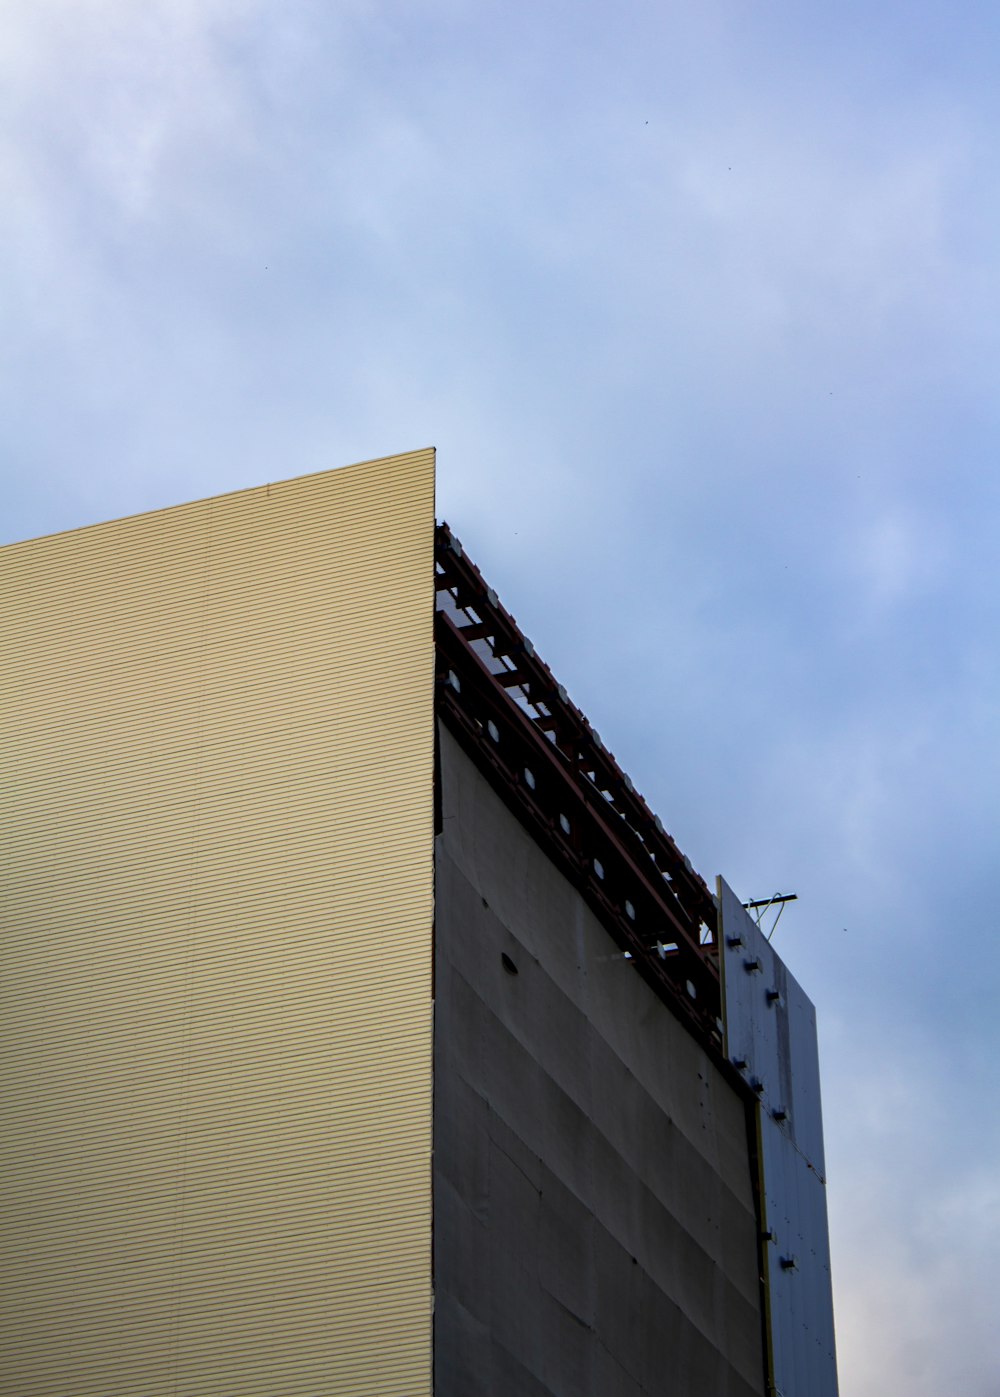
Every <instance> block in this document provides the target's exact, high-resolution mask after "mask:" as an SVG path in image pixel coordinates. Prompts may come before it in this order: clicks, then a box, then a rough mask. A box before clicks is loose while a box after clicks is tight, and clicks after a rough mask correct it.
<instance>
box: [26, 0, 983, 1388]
mask: <svg viewBox="0 0 1000 1397" xmlns="http://www.w3.org/2000/svg"><path fill="white" fill-rule="evenodd" d="M0 12H2V23H0V476H2V484H3V495H2V498H3V506H4V507H3V510H2V521H0V529H2V541H5V542H6V541H10V540H12V539H17V538H23V537H27V536H30V535H34V534H38V533H45V532H50V531H52V530H56V529H62V528H68V527H73V526H75V525H78V524H84V523H90V522H93V521H96V520H99V519H105V518H110V517H115V516H118V515H122V514H127V513H131V512H134V511H138V510H144V509H149V508H153V507H156V506H160V505H167V504H173V503H177V502H180V501H183V500H187V499H193V498H198V497H200V496H204V495H208V494H213V493H216V492H219V491H223V490H229V489H235V488H239V487H242V486H248V485H255V484H259V483H261V482H263V481H266V480H274V479H280V478H282V477H284V476H289V475H296V474H300V473H302V472H305V471H310V470H317V469H322V468H325V467H328V466H333V465H341V464H346V463H348V462H351V461H356V460H361V459H366V458H370V457H373V456H379V455H385V454H389V453H392V452H396V451H402V450H407V449H412V448H416V447H420V446H425V445H435V446H436V447H437V448H438V453H439V454H438V462H439V490H438V513H439V516H440V517H444V518H447V519H448V521H449V522H450V523H451V524H452V526H453V527H454V528H455V530H456V532H457V533H458V534H459V536H460V537H461V538H462V540H463V542H464V543H465V546H466V548H467V550H468V551H469V553H470V554H471V556H472V557H473V558H474V559H475V560H476V561H477V562H478V563H479V565H480V567H481V568H482V569H483V571H484V573H485V574H486V576H487V577H488V578H489V579H490V580H491V581H492V582H493V584H494V585H495V586H496V587H497V589H498V590H499V592H500V594H501V596H502V597H503V599H504V600H505V602H506V603H507V605H508V606H509V608H510V609H511V610H512V611H513V612H514V613H515V614H516V616H517V617H518V619H519V621H520V622H521V624H522V626H523V628H524V629H525V630H526V631H527V632H528V634H529V635H530V636H531V637H532V639H533V640H534V641H535V643H536V645H537V647H538V649H539V651H540V653H541V654H542V655H543V656H544V657H545V658H546V659H547V660H548V662H549V663H550V664H551V665H552V667H553V669H554V670H555V671H556V673H557V674H558V675H559V677H560V678H561V679H562V680H563V681H564V682H565V684H566V686H567V687H568V688H569V690H570V693H571V694H572V695H573V697H574V698H575V700H576V701H577V702H578V703H579V705H580V706H581V707H582V708H583V709H584V710H585V711H586V712H587V713H588V715H589V716H590V718H591V720H592V721H593V722H594V724H595V725H596V726H597V727H598V728H599V729H600V731H601V734H602V736H603V737H604V739H605V740H606V742H607V743H608V745H609V746H610V747H612V748H613V750H614V751H615V753H616V755H617V756H618V758H619V760H620V761H621V763H622V764H623V765H624V766H625V768H626V769H627V770H628V771H630V772H631V774H632V775H633V777H634V779H635V781H636V784H637V785H638V786H639V788H640V789H641V790H642V791H643V792H644V794H645V795H646V797H647V799H648V800H649V802H650V803H651V804H652V806H653V808H654V809H656V810H657V811H659V813H660V814H661V816H662V818H663V820H664V822H665V824H666V825H667V827H668V828H669V829H670V830H671V832H672V833H673V834H674V836H675V838H676V839H677V840H678V842H679V843H680V845H681V847H682V848H683V849H684V850H685V851H686V852H687V853H688V854H689V855H690V857H691V858H692V860H693V861H694V863H695V864H696V866H697V867H698V868H699V870H700V871H701V872H702V873H703V874H704V876H705V877H706V878H707V879H709V880H712V879H714V875H715V874H716V872H722V873H723V874H725V876H726V877H727V878H728V880H729V881H730V883H732V884H733V886H734V887H735V888H736V889H737V891H738V892H740V893H741V894H742V895H743V896H744V897H759V896H766V895H768V894H770V893H772V892H775V891H779V890H780V891H794V892H797V893H798V895H799V899H800V900H799V902H798V903H796V904H795V905H794V906H793V907H792V908H791V909H790V910H788V911H787V912H786V913H785V915H784V917H783V919H782V922H781V925H780V927H779V929H778V932H777V940H776V945H777V947H778V949H779V950H780V951H781V953H782V954H783V955H784V957H785V958H786V960H787V961H788V962H789V964H790V966H791V968H792V969H793V971H794V973H795V974H796V975H797V977H798V978H799V979H800V981H801V982H802V983H803V984H804V986H805V987H806V988H807V990H808V991H809V992H810V993H811V994H812V996H813V998H814V999H815V1001H816V1003H817V1007H818V1012H819V1016H820V1030H821V1049H822V1053H823V1066H824V1089H825V1112H826V1128H827V1161H828V1168H829V1176H830V1205H831V1217H832V1244H833V1262H834V1269H835V1274H834V1281H835V1293H836V1305H837V1316H838V1339H839V1348H840V1366H841V1388H842V1391H843V1393H844V1395H845V1397H940V1394H941V1393H943V1392H956V1393H958V1392H960V1393H962V1394H963V1397H997V1394H998V1393H1000V1358H998V1356H997V1346H996V1337H995V1303H996V1302H995V1286H994V1281H995V1276H996V1273H997V1270H998V1268H1000V1171H998V1166H1000V1124H998V1115H997V1111H996V1101H997V1090H998V1085H1000V1084H998V1068H997V1063H998V1060H1000V1025H998V1022H997V1017H996V1006H997V1003H998V997H1000V947H998V939H1000V927H998V918H997V911H996V897H995V894H994V879H995V876H996V860H995V857H994V851H995V848H996V845H997V832H998V825H1000V819H998V798H997V791H998V788H1000V772H998V762H997V751H998V739H1000V731H998V729H1000V720H998V711H997V696H998V691H1000V683H998V681H1000V673H998V670H1000V665H998V660H997V653H998V642H997V637H998V634H1000V617H998V614H997V613H998V595H1000V588H998V584H997V577H996V574H997V570H998V559H997V538H998V530H1000V469H998V453H997V446H998V441H1000V396H998V393H997V383H998V378H1000V372H998V371H1000V179H998V174H1000V170H998V165H1000V158H998V149H1000V143H998V141H997V131H998V129H1000V110H998V108H1000V10H998V9H997V8H996V7H995V6H988V5H986V4H985V3H980V0H957V3H956V4H953V5H951V6H945V5H942V4H940V3H936V4H933V5H932V4H929V3H924V2H923V0H910V3H908V4H902V3H900V0H885V3H883V4H878V5H876V4H872V3H871V0H865V3H861V0H838V3H835V4H832V5H822V6H819V5H806V4H804V3H799V4H792V3H790V0H768V3H767V4H762V3H751V2H750V0H698V3H693V0H687V3H671V0H656V3H653V2H652V0H620V3H619V4H618V5H617V6H615V7H612V6H610V5H607V4H603V5H595V4H592V3H589V0H572V3H570V0H535V3H533V4H530V5H529V4H525V3H523V0H505V3H504V4H502V5H501V4H499V3H497V0H476V3H472V0H405V3H404V0H338V3H329V0H283V3H282V4H281V5H280V6H276V5H265V4H264V3H263V2H262V0H143V3H142V4H141V5H136V4H133V3H124V0H2V3H0Z"/></svg>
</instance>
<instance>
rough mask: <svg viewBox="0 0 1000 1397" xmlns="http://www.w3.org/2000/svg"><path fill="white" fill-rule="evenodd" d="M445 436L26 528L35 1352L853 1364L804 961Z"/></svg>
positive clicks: (235, 1386)
mask: <svg viewBox="0 0 1000 1397" xmlns="http://www.w3.org/2000/svg"><path fill="white" fill-rule="evenodd" d="M433 471H434V460H433V453H432V452H430V451H423V452H416V453H411V454H409V455H405V456H398V457H392V458H388V459H386V460H382V461H376V462H369V463H365V464H363V465H360V466H355V467H349V468H347V469H344V470H340V471H332V472H326V473H323V474H321V475H317V476H310V477H304V478H301V479H299V480H292V481H287V482H283V483H281V484H278V485H271V486H267V487H262V488H260V489H257V490H248V491H241V492H239V493H237V494H233V495H228V496H222V497H219V498H216V499H212V500H206V501H202V502H199V503H197V504H193V505H184V506H180V507H178V508H175V509H168V510H164V511H158V512H156V513H153V514H148V515H142V516H137V517H135V518H131V519H124V520H119V521H116V522H114V523H110V524H106V525H98V526H95V527H92V528H87V529H81V530H78V531H74V532H71V533H68V534H61V535H55V536H52V537H50V538H44V539H38V540H32V541H30V542H27V543H24V544H19V545H14V546H12V547H9V548H6V549H3V550H0V623H2V634H3V647H4V654H5V663H4V670H3V678H2V680H0V683H2V686H3V688H2V692H3V695H4V697H3V703H4V710H3V712H4V729H3V734H4V735H3V739H2V755H3V764H4V789H5V790H6V791H7V792H8V798H7V799H6V801H5V809H4V814H3V848H4V864H3V869H4V871H3V875H2V876H3V880H4V881H3V918H4V921H3V955H4V961H5V966H4V980H3V984H4V989H3V993H4V995H5V998H6V1003H5V1005H4V1012H3V1015H2V1023H0V1035H2V1044H3V1062H4V1093H3V1096H4V1106H3V1110H4V1122H3V1138H2V1142H0V1148H2V1150H3V1154H4V1191H3V1203H2V1207H3V1212H4V1219H5V1220H4V1234H5V1235H4V1244H3V1252H2V1254H3V1261H2V1263H0V1264H2V1275H3V1291H4V1295H3V1313H2V1321H0V1322H2V1326H3V1327H2V1331H0V1332H2V1336H3V1337H2V1349H3V1353H2V1358H0V1393H3V1394H9V1397H42V1394H45V1395H46V1397H67V1395H68V1394H73V1397H77V1394H79V1395H80V1397H84V1394H87V1397H91V1395H93V1397H126V1394H127V1397H155V1395H156V1394H168V1393H169V1394H176V1395H177V1397H195V1395H196V1394H198V1395H199V1397H200V1394H214V1395H215V1397H237V1394H261V1397H285V1395H286V1394H288V1395H289V1397H290V1394H308V1395H309V1397H320V1395H321V1394H331V1395H335V1397H430V1394H434V1395H435V1397H487V1394H488V1395H489V1397H638V1395H639V1394H671V1395H673V1394H679V1395H681V1397H705V1394H712V1395H713V1397H714V1395H715V1394H718V1395H719V1397H744V1394H746V1397H749V1395H750V1394H764V1393H769V1392H770V1393H777V1392H781V1393H784V1397H834V1395H835V1394H836V1366H835V1358H834V1353H833V1328H832V1308H831V1304H830V1287H829V1257H828V1252H827V1242H826V1214H825V1198H824V1191H825V1180H824V1175H823V1156H822V1130H821V1118H820V1111H819V1095H818V1071H817V1067H816V1053H815V1025H814V1020H813V1018H812V1010H811V1006H810V1005H809V1003H808V1000H807V999H806V998H805V996H804V995H803V994H802V992H801V990H799V988H798V986H797V985H796V984H795V982H794V980H793V979H792V977H791V976H790V975H789V974H788V972H787V970H786V969H785V967H784V966H783V965H782V964H781V962H780V960H779V959H778V958H777V956H776V955H775V954H774V952H773V950H772V948H771V947H770V945H769V943H768V942H767V941H766V940H765V939H764V938H763V936H762V935H761V933H760V931H759V929H758V928H757V927H756V925H755V924H754V922H753V921H752V919H751V918H750V917H749V916H748V915H747V913H746V911H745V910H744V909H743V907H742V906H741V905H740V903H739V900H738V899H737V898H736V897H735V896H734V895H733V894H732V893H731V892H730V890H729V889H728V888H727V887H726V885H725V884H724V883H722V882H721V881H720V882H719V883H718V885H717V887H716V891H715V893H714V894H713V893H712V892H710V891H709V889H708V888H707V887H706V885H705V884H704V883H703V882H702V880H701V879H700V878H699V877H698V875H697V874H696V873H695V872H694V871H693V869H692V868H691V866H690V864H689V862H688V861H687V860H686V859H685V858H684V857H683V855H682V854H681V853H680V851H679V850H678V849H677V847H676V845H675V844H674V843H673V841H672V840H671V839H670V837H669V835H667V833H666V832H665V830H664V828H663V826H662V824H661V822H660V821H659V820H658V819H657V818H656V817H655V816H654V815H653V814H652V812H651V811H649V810H648V808H647V807H646V805H645V803H644V802H643V801H642V799H641V797H640V796H639V795H638V793H637V792H636V790H635V788H634V786H633V784H632V782H631V781H630V780H629V778H628V777H627V776H626V775H625V774H624V773H623V772H621V771H620V769H619V768H618V766H617V764H616V763H615V761H614V759H613V757H612V756H611V754H610V753H609V752H608V750H607V749H606V748H605V746H604V745H603V744H602V743H601V741H600V739H599V737H598V736H597V734H596V733H594V732H593V730H592V729H591V728H590V726H589V724H588V723H587V720H586V718H585V717H584V716H583V714H582V713H581V712H580V711H579V709H577V708H576V707H575V706H574V705H573V704H572V703H571V701H570V700H569V698H568V696H567V695H566V694H565V691H564V690H563V689H562V688H561V687H560V686H559V684H558V682H557V680H556V679H555V678H554V677H553V676H552V675H551V674H550V673H549V671H548V669H547V668H546V667H545V665H544V664H543V663H542V661H541V660H540V659H539V657H538V656H537V655H536V654H535V652H534V649H533V647H532V646H531V644H530V642H529V641H528V640H527V639H526V638H525V637H524V636H523V635H522V634H521V632H520V631H519V630H518V628H517V626H516V625H515V623H514V622H513V620H512V618H511V617H510V615H509V613H507V612H506V611H505V610H504V608H503V607H502V606H501V604H500V602H499V600H498V599H497V597H496V596H495V594H494V593H493V592H492V590H491V589H490V588H489V586H488V585H487V583H486V582H485V581H484V580H483V579H482V578H481V576H480V575H479V573H478V571H477V570H476V569H475V567H474V566H473V565H472V563H471V562H470V561H469V559H468V558H467V557H465V555H464V553H463V551H462V549H461V545H460V544H459V543H458V541H457V540H456V539H455V538H454V536H453V535H452V534H451V532H450V531H449V530H448V529H447V527H446V526H441V527H439V528H435V524H434V495H433Z"/></svg>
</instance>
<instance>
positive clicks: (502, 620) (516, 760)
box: [436, 525, 720, 1045]
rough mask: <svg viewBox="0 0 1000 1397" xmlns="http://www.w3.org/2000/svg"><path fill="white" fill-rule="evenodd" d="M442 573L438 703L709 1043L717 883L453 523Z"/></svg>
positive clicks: (442, 540) (439, 557)
mask: <svg viewBox="0 0 1000 1397" xmlns="http://www.w3.org/2000/svg"><path fill="white" fill-rule="evenodd" d="M436 573H437V576H436V588H437V592H438V615H437V618H436V640H437V653H438V661H437V666H438V708H439V712H440V713H441V716H442V717H443V718H444V720H445V722H446V723H447V724H448V726H449V728H450V729H451V730H452V731H453V732H454V733H455V735H456V736H457V737H458V739H459V741H460V742H461V743H462V745H463V746H464V747H465V748H466V750H467V751H469V753H470V755H471V756H472V757H473V759H474V760H475V761H476V762H477V765H479V766H480V768H481V769H482V770H483V771H484V772H485V773H486V775H487V777H488V779H489V780H490V781H491V783H492V784H493V785H494V787H495V788H496V789H497V790H498V791H499V792H500V794H501V795H502V797H503V798H504V800H505V801H506V802H507V804H508V805H510V806H511V808H512V809H513V810H514V811H515V813H516V814H517V815H518V817H519V818H520V819H521V820H522V821H523V822H524V823H525V824H526V825H527V826H528V827H529V828H530V829H531V830H532V831H533V832H534V833H535V835H536V837H538V838H539V839H540V841H541V842H542V843H543V844H544V846H545V847H546V848H547V850H548V852H549V853H550V855H551V856H552V857H553V859H554V861H555V862H556V863H557V865H559V866H560V867H562V868H563V870H564V872H566V874H567V876H569V877H570V878H571V881H573V882H574V884H575V885H576V886H577V887H579V888H580V889H581V891H582V892H583V894H584V896H585V897H586V898H587V900H588V902H589V903H590V904H591V906H592V907H593V908H594V910H595V911H596V912H597V914H598V915H599V916H600V917H601V919H602V921H603V922H604V923H605V925H607V926H608V928H609V930H610V931H611V933H612V935H613V936H614V937H615V939H616V940H617V942H618V944H619V946H620V947H621V948H622V950H623V952H624V953H625V954H627V955H628V956H629V958H630V959H632V960H633V962H634V964H635V967H636V969H637V970H638V971H639V972H640V974H642V975H643V977H644V978H645V979H647V980H648V981H649V983H650V984H652V985H653V987H654V988H655V989H656V990H657V992H658V993H659V994H661V995H662V996H663V997H664V998H665V999H666V1000H667V1001H668V1002H669V1003H670V1004H671V1007H672V1008H673V1009H674V1010H675V1012H677V1013H678V1014H679V1015H680V1016H681V1017H682V1018H683V1019H684V1020H685V1021H687V1022H688V1024H689V1026H690V1027H691V1028H692V1029H693V1030H694V1031H696V1032H697V1034H698V1036H699V1037H702V1038H703V1039H705V1040H706V1042H709V1043H710V1044H712V1045H714V1044H715V1040H716V1038H717V1028H718V1018H719V1013H720V1000H719V968H718V951H717V944H716V934H717V924H716V908H715V901H714V899H713V898H712V895H711V893H710V892H709V891H708V888H707V887H706V886H705V884H704V882H703V881H702V879H701V878H699V877H698V875H697V874H696V873H695V872H694V870H693V869H692V867H691V865H690V863H689V862H688V860H687V859H685V858H684V855H683V854H682V853H681V852H680V850H679V849H678V848H677V846H676V844H675V843H674V841H673V840H672V839H671V838H670V836H669V835H668V834H667V833H666V831H665V830H664V829H663V826H662V825H661V824H660V822H659V820H658V819H657V818H656V817H655V816H654V815H653V814H652V812H651V811H650V810H649V808H648V806H647V805H646V803H645V801H644V800H643V799H642V797H641V796H640V795H639V794H638V793H637V792H636V791H635V788H634V787H633V785H632V782H631V781H630V780H629V778H628V776H626V775H625V773H624V772H623V771H621V769H620V768H619V766H618V764H617V762H616V761H615V760H614V757H613V755H612V754H611V753H610V752H608V751H607V749H606V748H604V746H603V744H602V743H601V742H600V739H599V737H598V736H597V734H596V733H595V732H594V731H593V729H592V728H591V727H590V724H589V723H588V722H587V720H586V718H585V717H584V715H583V714H582V713H581V712H580V710H579V709H577V708H576V707H575V705H573V704H572V703H571V702H570V700H569V698H568V696H567V694H566V691H565V690H564V689H563V688H562V686H561V685H559V684H558V683H557V681H556V680H555V679H554V677H553V676H552V673H551V671H550V670H549V669H548V667H547V666H546V665H545V664H544V662H543V661H541V660H540V659H539V658H538V656H537V655H536V654H535V652H534V647H533V646H532V644H531V642H530V641H529V640H527V638H526V637H525V636H524V635H523V634H522V632H521V631H520V630H519V629H518V627H517V623H516V622H515V621H514V618H513V617H512V616H510V614H509V613H508V612H507V611H505V610H504V608H503V607H502V606H501V604H500V602H499V600H498V598H497V596H496V593H495V592H494V591H493V590H492V588H490V587H488V586H487V584H486V582H485V581H484V580H483V578H482V576H481V574H480V573H479V571H478V569H477V568H476V567H475V566H474V564H472V563H471V562H470V560H469V559H468V558H467V557H466V556H465V554H464V552H463V550H462V548H461V544H459V543H458V541H457V540H456V539H455V538H454V536H453V535H452V534H451V532H450V530H449V529H448V526H447V525H440V526H439V527H438V534H437V547H436ZM474 642H475V644H474Z"/></svg>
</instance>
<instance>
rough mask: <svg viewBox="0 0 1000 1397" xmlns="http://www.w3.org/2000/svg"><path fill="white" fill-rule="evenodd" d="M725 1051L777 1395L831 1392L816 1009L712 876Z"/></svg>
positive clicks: (818, 1396) (814, 1396)
mask: <svg viewBox="0 0 1000 1397" xmlns="http://www.w3.org/2000/svg"><path fill="white" fill-rule="evenodd" d="M718 897H719V912H720V943H721V947H722V954H721V964H722V990H723V1006H724V1009H723V1023H724V1028H725V1051H726V1055H727V1056H728V1057H729V1059H730V1061H731V1062H733V1063H734V1064H735V1065H736V1066H737V1067H738V1068H739V1070H740V1071H741V1072H742V1073H743V1074H744V1075H745V1077H746V1079H747V1081H748V1082H750V1083H751V1084H752V1085H753V1086H754V1088H755V1091H756V1094H757V1097H758V1101H759V1103H760V1104H759V1107H758V1110H757V1135H758V1149H759V1153H760V1164H761V1174H762V1176H763V1180H762V1182H763V1195H764V1196H763V1208H762V1210H763V1214H764V1216H763V1218H762V1222H763V1225H764V1228H765V1233H766V1239H765V1245H764V1280H765V1287H766V1292H767V1312H768V1330H769V1334H768V1338H769V1345H770V1351H771V1360H772V1367H773V1383H774V1392H775V1393H776V1394H777V1397H798V1394H800V1393H808V1394H810V1397H837V1355H836V1345H835V1340H834V1328H833V1292H832V1288H831V1282H830V1240H829V1227H828V1224H827V1210H826V1179H825V1166H824V1163H823V1113H822V1108H821V1105H820V1090H819V1052H818V1048H817V1043H816V1011H815V1009H814V1008H813V1006H812V1003H811V1001H810V1000H809V998H808V996H807V995H806V994H805V992H804V991H803V990H802V989H801V987H800V986H799V984H798V983H797V981H796V980H795V979H794V977H793V976H792V975H791V974H790V973H789V971H788V969H787V968H786V966H785V964H784V962H783V961H782V959H781V957H780V956H779V955H778V953H777V951H776V950H775V949H774V947H773V946H772V945H771V943H770V942H769V941H768V940H767V938H766V937H765V936H764V934H763V932H762V931H761V930H760V928H759V927H758V926H757V925H756V923H755V922H754V921H753V920H752V919H751V918H750V917H748V916H747V914H746V912H745V911H744V909H743V906H742V904H741V903H740V900H739V898H738V897H737V896H736V894H735V893H734V892H733V890H732V889H731V888H730V887H729V885H728V884H727V883H726V882H725V880H724V879H722V878H720V879H719V882H718Z"/></svg>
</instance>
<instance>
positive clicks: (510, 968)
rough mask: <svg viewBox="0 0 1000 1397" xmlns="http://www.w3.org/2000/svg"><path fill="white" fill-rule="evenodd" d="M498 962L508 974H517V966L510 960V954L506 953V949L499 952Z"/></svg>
mask: <svg viewBox="0 0 1000 1397" xmlns="http://www.w3.org/2000/svg"><path fill="white" fill-rule="evenodd" d="M500 964H501V965H502V966H503V968H504V970H506V972H507V974H508V975H516V974H517V966H516V965H515V964H514V962H513V961H512V960H511V958H510V956H509V955H508V954H507V952H506V951H501V953H500Z"/></svg>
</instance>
